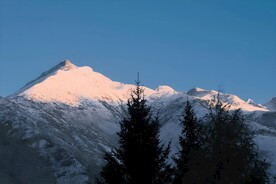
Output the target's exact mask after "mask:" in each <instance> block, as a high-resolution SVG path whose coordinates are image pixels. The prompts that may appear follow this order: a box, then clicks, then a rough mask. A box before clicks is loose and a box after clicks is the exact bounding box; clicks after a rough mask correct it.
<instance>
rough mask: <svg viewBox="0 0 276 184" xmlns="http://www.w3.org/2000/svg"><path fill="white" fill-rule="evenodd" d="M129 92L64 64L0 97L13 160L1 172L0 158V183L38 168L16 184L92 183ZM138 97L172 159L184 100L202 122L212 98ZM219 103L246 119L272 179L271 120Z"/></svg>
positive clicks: (166, 93) (254, 108)
mask: <svg viewBox="0 0 276 184" xmlns="http://www.w3.org/2000/svg"><path fill="white" fill-rule="evenodd" d="M134 87H135V86H134V85H130V84H123V83H120V82H114V81H112V80H110V79H109V78H107V77H105V76H104V75H102V74H100V73H98V72H95V71H93V69H91V68H90V67H77V66H75V65H74V64H72V63H71V62H70V61H69V60H66V61H64V62H62V63H60V64H58V65H57V66H55V67H53V68H51V69H50V70H48V71H46V72H44V73H42V74H41V76H39V77H38V78H37V79H35V80H33V81H31V82H29V83H28V84H27V85H26V86H25V87H23V88H22V89H20V90H19V91H17V92H16V93H15V94H12V95H10V96H9V97H7V98H0V131H1V137H0V141H1V142H0V144H1V145H0V147H1V148H3V150H6V153H8V152H16V153H18V154H16V155H18V161H17V160H15V161H14V162H16V163H18V166H17V165H16V166H15V165H10V166H9V165H8V164H7V163H8V162H9V161H7V160H6V159H5V157H7V155H6V156H5V155H4V156H2V157H0V164H2V163H3V164H6V168H7V169H5V172H6V173H4V172H1V170H0V172H1V173H4V174H2V175H3V177H0V178H3V179H2V181H1V179H0V183H2V182H5V181H12V179H13V175H14V174H16V173H18V170H22V171H23V170H25V171H26V170H29V171H32V170H35V168H36V167H37V168H41V169H37V170H36V171H35V172H32V173H33V175H32V176H28V175H27V176H25V178H24V180H23V179H22V181H28V179H31V178H33V177H35V178H40V177H39V176H41V175H44V176H47V177H45V178H44V180H41V181H48V182H46V183H53V182H55V183H89V182H91V183H93V182H94V178H95V176H96V175H97V174H98V172H99V170H100V168H101V165H102V164H103V159H102V155H103V151H108V150H110V148H111V147H112V146H114V145H116V139H117V137H116V132H117V131H118V130H119V121H120V119H121V117H122V115H123V114H124V113H125V111H126V109H125V103H126V101H127V99H128V98H129V96H130V93H131V90H132V89H133V88H134ZM145 95H146V98H147V99H148V102H149V105H151V106H152V107H153V113H158V114H159V115H160V120H161V122H162V124H163V126H162V130H161V138H162V139H163V140H164V141H165V142H166V141H170V140H172V149H173V152H176V150H177V142H178V135H179V133H180V130H179V121H178V120H179V117H180V116H181V113H182V111H183V106H184V104H185V101H186V100H187V99H189V100H191V101H192V103H193V105H194V106H195V108H196V111H197V112H198V113H199V114H200V115H204V114H205V113H206V111H207V109H206V108H205V107H204V106H206V104H207V101H208V100H211V99H212V98H213V97H214V96H215V95H217V91H213V90H211V91H208V90H204V89H200V88H194V89H191V90H190V91H188V92H177V91H175V90H174V89H172V88H170V87H169V86H159V87H158V88H157V89H155V90H153V89H150V88H147V87H145ZM221 99H222V101H223V102H224V103H231V104H232V106H231V108H232V109H237V108H241V109H242V110H243V111H244V113H247V114H252V113H253V114H254V115H253V116H252V117H253V118H252V121H251V123H250V125H251V126H252V128H253V129H254V130H256V131H257V132H258V136H256V142H257V143H258V144H259V145H260V149H261V150H262V151H263V152H264V154H265V155H267V156H268V158H269V160H270V161H271V163H272V167H271V171H272V173H276V149H275V146H276V141H274V140H275V139H276V137H275V135H276V131H275V126H274V125H275V123H276V122H275V119H276V116H275V114H273V112H272V111H271V110H270V109H269V108H267V107H265V106H262V105H257V104H254V103H252V102H250V103H249V102H245V101H243V100H242V99H240V98H239V97H238V96H235V95H231V94H221ZM18 145H20V146H18ZM15 148H16V149H15ZM27 155H30V156H31V157H32V158H34V159H33V163H30V164H28V163H26V162H23V160H24V157H30V156H27ZM9 159H10V160H12V158H9ZM8 167H9V168H8ZM23 175H24V172H22V176H23ZM0 176H1V175H0ZM18 177H19V176H18ZM18 179H20V178H18ZM37 181H38V182H37V183H42V182H40V181H39V180H37Z"/></svg>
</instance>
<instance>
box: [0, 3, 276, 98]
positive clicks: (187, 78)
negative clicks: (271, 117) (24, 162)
mask: <svg viewBox="0 0 276 184" xmlns="http://www.w3.org/2000/svg"><path fill="white" fill-rule="evenodd" d="M67 58H68V59H70V60H71V61H72V62H73V63H74V64H76V65H78V66H83V65H88V66H90V67H92V68H93V69H94V70H95V71H98V72H101V73H102V74H104V75H106V76H107V77H109V78H111V79H112V80H116V81H120V82H124V83H133V82H134V80H135V78H136V73H137V71H139V72H140V74H141V80H142V83H143V84H144V85H146V86H148V87H151V88H156V87H157V86H158V85H169V86H171V87H173V88H174V89H176V90H179V91H187V90H189V89H191V88H193V87H201V88H205V89H218V88H219V86H221V87H220V88H222V89H223V91H224V92H226V93H231V94H236V95H238V96H240V97H241V98H243V99H245V100H247V98H251V99H253V100H255V102H257V103H265V102H267V101H268V100H270V99H271V97H273V96H276V1H275V0H208V1H206V0H125V1H122V0H118V1H117V0H116V1H114V0H110V1H108V0H24V1H22V0H0V95H1V96H7V95H9V94H11V93H13V92H15V91H16V90H17V89H19V88H21V87H22V86H23V85H24V84H25V83H27V82H28V81H30V80H32V79H34V78H35V77H37V76H38V75H39V74H40V73H42V72H44V71H46V70H48V69H49V68H50V67H52V66H54V65H56V64H57V63H59V62H60V61H62V60H64V59H67Z"/></svg>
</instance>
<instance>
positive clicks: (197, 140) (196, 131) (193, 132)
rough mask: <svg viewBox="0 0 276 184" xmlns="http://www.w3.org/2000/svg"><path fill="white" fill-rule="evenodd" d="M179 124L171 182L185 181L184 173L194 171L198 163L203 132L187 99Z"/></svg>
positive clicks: (178, 183)
mask: <svg viewBox="0 0 276 184" xmlns="http://www.w3.org/2000/svg"><path fill="white" fill-rule="evenodd" d="M181 125H182V132H181V135H180V137H179V144H180V149H179V152H178V153H177V155H176V156H175V157H174V158H173V159H174V161H175V164H176V168H175V171H176V172H175V178H174V181H173V184H181V183H182V180H185V181H186V182H187V180H186V179H185V178H186V176H185V174H186V173H187V172H190V173H191V172H195V170H194V169H195V168H194V166H195V165H197V164H200V163H199V162H200V159H199V158H198V155H199V153H200V150H201V148H202V146H203V143H204V132H203V127H202V125H201V124H200V122H199V120H198V119H197V117H196V114H195V112H194V109H193V107H192V105H191V103H190V102H189V100H187V102H186V106H185V110H184V114H183V116H182V119H181Z"/></svg>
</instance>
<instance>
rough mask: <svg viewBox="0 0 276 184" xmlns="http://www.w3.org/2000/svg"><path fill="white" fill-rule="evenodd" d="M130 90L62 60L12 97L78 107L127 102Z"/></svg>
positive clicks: (100, 75)
mask: <svg viewBox="0 0 276 184" xmlns="http://www.w3.org/2000/svg"><path fill="white" fill-rule="evenodd" d="M133 87H134V86H133V85H127V84H123V83H119V82H114V81H112V80H110V79H109V78H107V77H105V76H104V75H102V74H100V73H98V72H95V71H93V70H92V68H90V67H88V66H84V67H77V66H75V65H74V64H72V63H71V62H70V61H69V60H65V61H63V62H61V63H59V64H58V65H56V66H54V67H52V68H51V69H49V70H48V71H46V72H43V73H42V74H41V75H40V76H39V77H38V78H37V79H35V80H33V81H31V82H29V83H28V84H26V85H25V86H24V87H23V88H22V89H20V90H19V91H18V92H16V93H15V94H14V95H12V96H13V97H14V96H24V97H26V98H28V99H32V100H36V101H42V102H60V103H64V104H69V105H78V104H79V103H81V101H83V100H86V99H88V100H98V99H105V100H110V101H115V102H116V101H126V100H127V99H128V97H129V94H130V92H131V89H132V88H133ZM145 92H146V94H148V95H150V94H152V93H154V92H155V91H154V90H151V89H149V88H145Z"/></svg>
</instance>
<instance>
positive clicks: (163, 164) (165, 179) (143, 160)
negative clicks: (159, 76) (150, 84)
mask: <svg viewBox="0 0 276 184" xmlns="http://www.w3.org/2000/svg"><path fill="white" fill-rule="evenodd" d="M146 102H147V101H146V99H145V96H144V89H143V88H142V87H141V86H140V82H139V81H137V83H136V89H135V90H133V92H132V94H131V98H130V99H129V100H128V103H127V110H128V111H127V112H128V113H127V115H126V116H125V117H124V118H123V120H122V121H121V122H120V127H121V130H120V132H119V133H118V136H119V146H118V148H116V149H114V150H113V151H112V152H111V153H106V154H105V160H106V162H107V164H106V165H105V166H104V167H103V169H102V171H101V178H100V179H99V180H98V183H107V184H166V183H170V182H171V178H172V169H171V166H170V165H169V164H168V163H167V158H168V154H169V152H170V146H169V145H168V146H165V145H164V144H162V143H161V141H160V139H159V130H160V123H159V120H158V118H157V117H156V118H152V116H151V112H150V107H149V106H147V104H146Z"/></svg>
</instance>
